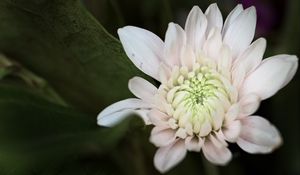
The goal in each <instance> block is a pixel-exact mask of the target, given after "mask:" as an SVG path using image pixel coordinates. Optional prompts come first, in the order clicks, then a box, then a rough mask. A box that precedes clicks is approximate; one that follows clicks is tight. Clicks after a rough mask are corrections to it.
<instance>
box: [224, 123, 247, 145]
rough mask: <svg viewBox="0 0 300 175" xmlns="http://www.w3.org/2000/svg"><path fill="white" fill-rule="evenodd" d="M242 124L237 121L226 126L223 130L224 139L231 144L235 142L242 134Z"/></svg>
mask: <svg viewBox="0 0 300 175" xmlns="http://www.w3.org/2000/svg"><path fill="white" fill-rule="evenodd" d="M241 126H242V125H241V122H240V121H239V120H235V121H233V122H231V123H230V124H228V125H226V126H225V127H224V128H223V129H222V133H223V134H224V137H225V139H226V140H227V141H229V142H235V141H236V140H237V139H238V137H239V135H240V132H241Z"/></svg>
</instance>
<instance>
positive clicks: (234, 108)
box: [225, 103, 240, 124]
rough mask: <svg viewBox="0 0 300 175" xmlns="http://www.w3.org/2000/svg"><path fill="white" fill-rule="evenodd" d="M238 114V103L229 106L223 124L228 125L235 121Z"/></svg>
mask: <svg viewBox="0 0 300 175" xmlns="http://www.w3.org/2000/svg"><path fill="white" fill-rule="evenodd" d="M239 112H240V105H239V104H238V103H236V104H233V105H231V106H230V108H229V109H228V111H227V112H226V114H225V123H226V124H229V123H231V122H232V121H233V120H235V119H236V118H237V117H238V115H239Z"/></svg>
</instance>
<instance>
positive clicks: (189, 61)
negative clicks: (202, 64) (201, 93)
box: [180, 45, 196, 70]
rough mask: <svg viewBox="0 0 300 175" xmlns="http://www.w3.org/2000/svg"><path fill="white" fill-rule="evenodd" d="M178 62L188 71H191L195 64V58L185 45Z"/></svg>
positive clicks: (189, 48)
mask: <svg viewBox="0 0 300 175" xmlns="http://www.w3.org/2000/svg"><path fill="white" fill-rule="evenodd" d="M180 61H181V65H182V66H186V67H187V68H188V69H189V70H192V69H193V65H194V64H195V62H196V56H195V54H194V51H193V50H192V49H191V47H190V46H188V45H186V47H185V49H184V52H183V55H182V56H181V58H180Z"/></svg>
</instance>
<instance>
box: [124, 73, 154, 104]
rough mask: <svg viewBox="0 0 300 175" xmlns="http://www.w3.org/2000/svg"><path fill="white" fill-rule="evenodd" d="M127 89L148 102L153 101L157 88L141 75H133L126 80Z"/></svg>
mask: <svg viewBox="0 0 300 175" xmlns="http://www.w3.org/2000/svg"><path fill="white" fill-rule="evenodd" d="M128 88H129V90H130V91H131V92H132V93H133V94H134V95H135V96H136V97H138V98H140V99H142V100H144V101H145V102H148V103H152V104H153V103H154V95H155V94H156V93H157V88H156V87H155V86H154V85H153V84H151V83H149V82H148V81H147V80H145V79H143V78H141V77H133V78H131V79H130V80H129V82H128Z"/></svg>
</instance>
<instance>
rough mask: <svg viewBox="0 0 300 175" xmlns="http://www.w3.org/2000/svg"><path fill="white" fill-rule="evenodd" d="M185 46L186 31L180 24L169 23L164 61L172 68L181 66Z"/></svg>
mask: <svg viewBox="0 0 300 175" xmlns="http://www.w3.org/2000/svg"><path fill="white" fill-rule="evenodd" d="M185 44H186V34H185V31H184V30H183V29H182V28H181V27H180V26H179V25H178V24H174V23H169V26H168V29H167V32H166V37H165V48H164V56H165V58H164V59H165V62H166V63H168V65H169V66H170V67H173V66H174V65H177V66H179V65H180V57H181V55H182V54H183V53H184V46H185Z"/></svg>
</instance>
